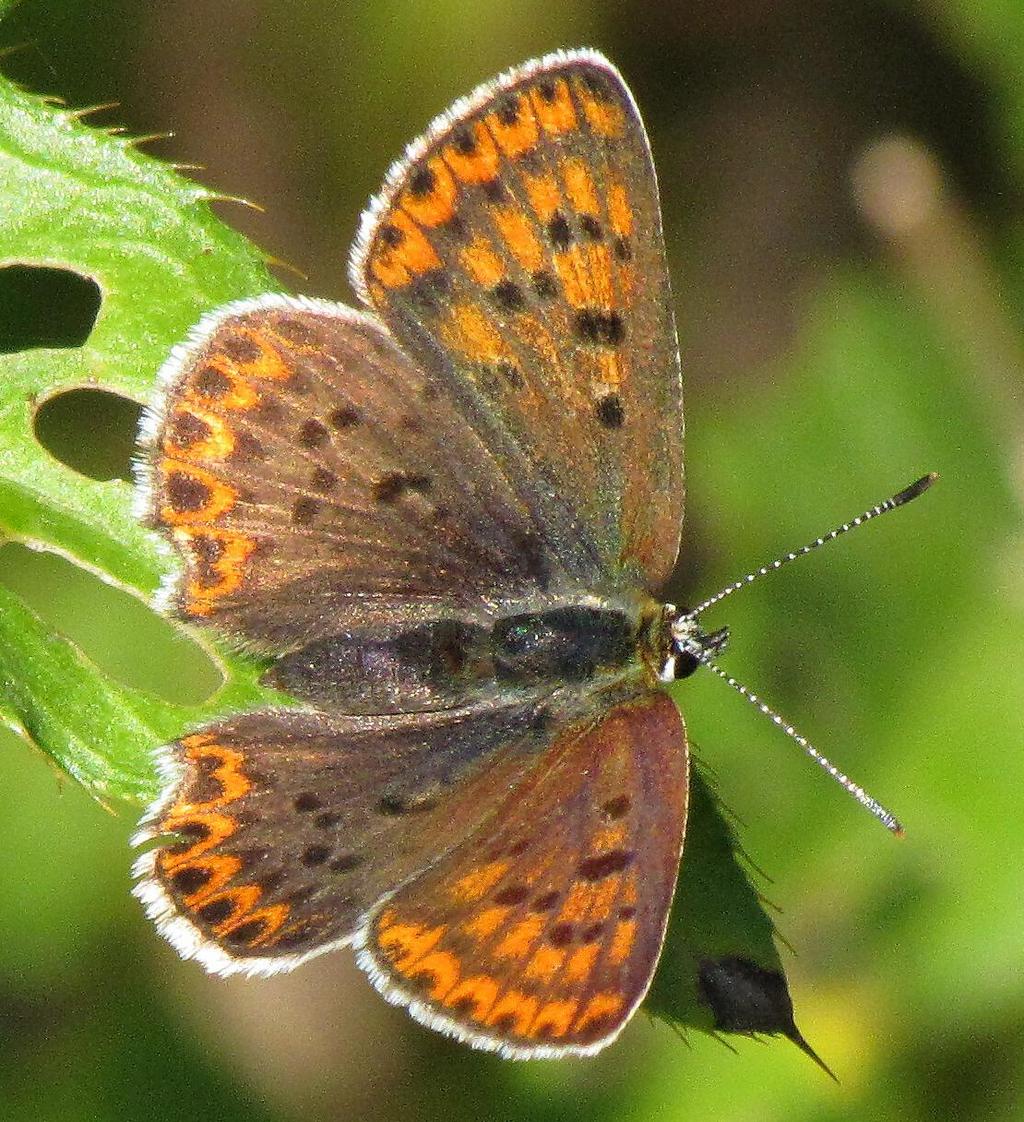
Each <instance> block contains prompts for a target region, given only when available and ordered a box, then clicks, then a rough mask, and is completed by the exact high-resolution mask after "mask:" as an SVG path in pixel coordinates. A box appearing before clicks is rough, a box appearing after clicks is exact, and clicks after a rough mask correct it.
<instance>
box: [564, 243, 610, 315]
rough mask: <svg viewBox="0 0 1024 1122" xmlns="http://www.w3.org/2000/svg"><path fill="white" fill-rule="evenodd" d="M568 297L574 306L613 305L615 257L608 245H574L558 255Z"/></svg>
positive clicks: (595, 306)
mask: <svg viewBox="0 0 1024 1122" xmlns="http://www.w3.org/2000/svg"><path fill="white" fill-rule="evenodd" d="M554 261H555V272H556V273H557V274H558V279H559V280H560V281H561V282H562V287H563V289H564V290H565V298H566V299H567V300H568V301H569V303H570V304H571V305H572V306H573V307H574V308H612V307H614V304H615V296H614V293H613V291H612V260H611V254H610V253H609V250H608V247H607V246H606V245H572V246H570V247H569V248H568V249H566V250H563V251H562V252H561V253H556V254H555V256H554Z"/></svg>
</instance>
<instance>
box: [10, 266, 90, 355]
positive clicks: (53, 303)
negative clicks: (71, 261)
mask: <svg viewBox="0 0 1024 1122" xmlns="http://www.w3.org/2000/svg"><path fill="white" fill-rule="evenodd" d="M100 303H101V296H100V288H99V285H97V284H96V282H95V281H94V280H92V279H91V278H90V277H83V276H82V275H81V274H80V273H76V272H73V271H72V270H71V269H51V268H46V267H40V266H36V265H8V266H6V267H4V268H0V354H5V355H6V354H15V353H16V352H17V351H28V350H32V349H34V348H36V347H80V346H82V344H83V343H85V341H86V340H87V339H88V338H89V334H90V333H91V331H92V329H93V325H94V324H95V323H96V317H97V316H98V315H99V311H100Z"/></svg>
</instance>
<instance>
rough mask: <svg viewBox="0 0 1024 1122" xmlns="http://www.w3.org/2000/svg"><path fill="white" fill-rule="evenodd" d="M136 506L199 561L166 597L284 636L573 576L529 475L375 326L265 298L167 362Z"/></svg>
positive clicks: (243, 306)
mask: <svg viewBox="0 0 1024 1122" xmlns="http://www.w3.org/2000/svg"><path fill="white" fill-rule="evenodd" d="M159 402H160V405H159V407H158V408H156V409H154V410H152V411H151V412H150V413H149V415H148V417H147V420H146V423H145V428H144V433H143V448H142V452H143V461H142V474H143V480H142V483H143V486H142V488H141V489H140V500H141V502H140V505H141V514H142V515H143V517H144V518H145V519H146V520H147V521H148V522H149V523H150V524H151V525H153V526H155V527H157V528H158V529H160V530H161V531H162V532H163V533H164V534H165V535H166V536H167V537H169V538H170V539H171V541H172V542H173V543H174V545H175V546H176V548H177V550H178V552H179V554H180V555H181V556H182V557H183V559H184V561H185V565H186V571H185V575H184V578H183V580H182V581H180V582H179V583H177V584H175V585H174V586H173V587H172V588H171V589H170V595H169V599H170V601H171V602H172V603H173V605H174V606H175V607H177V608H178V609H179V610H180V611H182V612H183V613H184V615H185V616H187V617H189V618H192V619H195V620H199V621H208V622H211V623H216V624H217V625H218V626H220V627H222V628H225V629H227V630H230V631H232V632H234V633H235V634H236V635H239V636H241V637H243V638H245V639H247V640H251V641H257V642H261V643H263V644H265V645H267V646H268V647H270V648H271V649H277V650H279V649H284V648H286V647H287V646H289V645H291V644H293V643H294V642H296V641H298V640H301V641H308V640H310V639H312V638H317V637H322V636H326V635H333V634H337V633H338V632H339V631H340V630H343V629H344V628H345V627H348V626H356V625H360V624H361V625H374V624H378V623H380V622H381V621H387V622H388V623H390V624H392V625H393V624H394V623H395V622H396V620H401V619H405V620H408V619H416V618H427V619H431V618H437V617H438V616H441V615H445V614H452V613H453V612H455V611H456V608H457V607H461V608H462V609H463V610H468V609H467V605H470V606H473V605H475V606H476V607H477V609H479V605H480V603H481V599H482V596H483V595H484V594H488V593H493V592H494V590H495V589H498V588H500V589H501V590H502V591H503V592H504V594H506V595H507V596H509V597H515V596H516V595H517V594H522V593H523V592H524V591H526V590H536V589H538V588H546V587H548V586H550V585H552V584H557V583H564V580H565V578H564V574H562V573H561V571H560V570H559V568H558V566H557V562H555V561H554V559H553V558H552V555H551V551H549V550H548V549H547V548H546V546H545V542H544V541H543V539H542V537H541V529H542V527H540V526H538V525H537V524H536V522H535V520H534V519H533V518H532V517H531V515H530V513H529V510H528V509H527V507H526V506H525V505H524V504H523V502H522V501H521V500H520V498H519V491H520V490H521V489H522V486H523V480H522V479H521V478H515V479H512V478H510V477H509V475H508V466H507V465H506V464H503V463H502V461H501V459H500V457H499V456H497V455H495V454H494V453H493V452H492V450H490V449H488V448H487V447H486V446H485V445H484V444H483V443H482V442H481V440H480V438H479V437H478V435H477V434H476V433H474V432H473V430H472V429H471V428H470V427H469V426H468V425H467V424H466V422H465V420H464V418H463V417H462V416H461V415H460V413H459V411H458V409H457V407H456V404H455V403H454V401H453V400H452V397H451V395H450V394H449V393H448V392H447V391H446V390H445V388H444V387H443V386H442V385H440V384H438V382H437V381H435V380H431V379H430V378H429V377H428V376H427V375H425V374H424V373H423V372H422V371H421V370H420V369H419V368H418V367H417V366H416V365H415V364H414V363H412V362H411V361H410V360H409V359H408V358H406V356H405V355H404V354H403V353H402V352H401V351H400V350H399V349H398V348H397V347H396V346H395V344H394V343H393V341H392V340H391V339H390V338H389V337H388V336H387V334H386V333H385V332H384V331H383V330H382V328H381V327H380V325H379V324H377V323H376V322H374V321H373V320H371V319H370V318H369V317H367V316H365V315H362V314H360V313H358V312H354V311H352V310H350V309H348V308H345V307H343V306H342V305H336V304H328V303H324V302H319V301H312V300H305V299H293V298H290V297H284V296H264V297H259V298H257V299H255V300H248V301H241V302H239V303H238V304H235V305H229V306H228V307H226V308H222V309H220V310H219V311H217V312H215V313H213V314H212V315H210V316H208V317H206V318H205V319H204V320H203V321H202V322H201V323H200V324H199V326H198V327H197V328H196V329H195V331H194V332H193V333H192V335H191V337H190V338H189V340H188V341H187V343H186V344H185V345H184V346H182V347H180V348H177V349H176V350H175V352H174V353H173V354H172V356H171V358H170V359H169V361H168V362H167V364H166V365H165V368H164V371H163V374H162V378H161V389H160V397H159Z"/></svg>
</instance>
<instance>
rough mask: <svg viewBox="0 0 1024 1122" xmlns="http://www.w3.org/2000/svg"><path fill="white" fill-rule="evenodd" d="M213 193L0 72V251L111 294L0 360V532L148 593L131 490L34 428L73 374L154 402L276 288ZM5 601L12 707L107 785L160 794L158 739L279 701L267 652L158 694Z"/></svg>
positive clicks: (6, 676) (19, 726)
mask: <svg viewBox="0 0 1024 1122" xmlns="http://www.w3.org/2000/svg"><path fill="white" fill-rule="evenodd" d="M215 197H216V196H215V195H213V193H212V192H209V191H207V190H206V189H204V188H202V187H198V186H196V185H195V184H192V183H189V182H188V181H187V180H184V179H182V178H181V177H180V176H178V175H177V174H175V173H174V172H173V171H172V170H170V169H169V168H167V167H165V166H164V165H162V164H161V163H159V162H158V161H157V160H154V159H151V158H150V157H148V156H146V155H144V154H142V153H141V152H140V151H139V150H138V148H137V147H136V146H135V145H134V144H133V142H132V141H131V140H129V139H126V138H123V137H121V136H118V135H114V134H110V133H107V132H103V131H100V130H98V129H95V128H90V127H88V126H87V125H86V124H84V123H83V122H82V120H81V119H80V117H79V115H78V114H76V113H73V112H70V111H68V110H66V109H63V108H61V107H59V106H55V105H52V104H46V103H45V102H44V101H43V100H42V99H40V98H37V97H33V96H32V95H30V94H27V93H24V92H22V91H20V90H18V89H17V88H16V87H15V86H14V85H13V84H11V83H10V82H7V81H3V80H0V261H2V262H4V264H5V265H8V266H10V265H15V264H16V265H19V266H39V267H48V268H50V269H54V268H60V269H68V270H73V271H74V272H76V273H80V274H81V275H82V276H84V277H88V278H91V280H92V281H94V282H95V284H96V285H97V286H98V288H99V293H100V309H99V316H98V318H97V320H96V323H95V326H94V327H93V329H92V331H91V332H90V333H89V335H88V338H87V339H86V340H85V342H84V343H83V344H82V345H81V346H79V347H51V348H33V349H26V350H20V351H16V352H15V353H10V354H0V450H2V451H0V534H2V535H3V537H4V538H6V539H8V540H13V541H20V542H25V543H28V544H30V545H31V546H32V547H33V548H34V549H43V550H48V551H52V552H54V553H58V554H61V555H63V556H65V557H68V558H71V559H73V560H74V561H75V562H76V564H78V565H81V566H83V567H84V568H86V569H89V570H91V571H93V572H95V573H96V574H97V575H100V576H102V577H103V579H105V580H109V581H112V582H115V583H116V584H117V585H119V586H121V587H123V588H125V589H128V590H131V591H132V592H134V593H137V594H140V595H146V594H148V593H150V592H152V590H153V589H154V587H155V586H156V584H157V582H158V580H159V578H160V576H161V575H162V574H164V573H165V572H166V571H167V569H168V566H169V565H170V563H171V562H170V559H169V558H168V557H166V556H163V555H161V554H160V553H159V552H158V550H157V548H156V545H155V543H154V540H153V538H152V536H151V535H147V534H146V533H144V532H143V530H142V529H141V528H140V526H139V524H138V522H137V521H136V520H135V519H134V518H133V517H132V515H131V502H130V488H129V485H128V484H127V483H126V482H125V481H124V480H120V479H114V480H106V481H100V480H94V479H88V478H86V477H84V476H82V475H79V474H77V473H76V472H73V471H72V470H70V469H69V468H68V467H67V466H66V465H65V464H63V463H61V462H60V461H59V460H57V459H56V458H55V457H53V456H52V455H50V454H49V453H48V452H47V451H46V450H45V449H44V448H43V447H42V446H41V445H40V443H39V442H38V441H37V440H36V439H35V433H34V423H35V419H36V414H37V411H38V410H39V408H40V406H41V405H42V404H43V403H44V402H46V401H47V399H49V398H51V397H54V396H55V395H57V394H59V393H61V392H62V391H65V390H67V389H69V388H71V387H75V386H82V385H88V386H90V387H92V388H97V389H106V390H110V391H112V392H115V393H118V394H122V395H124V396H126V397H130V398H133V399H135V400H136V401H139V402H143V403H144V402H146V401H147V400H148V397H149V394H150V392H151V389H152V384H153V377H154V374H155V372H156V370H157V369H158V368H159V366H160V363H161V362H162V360H163V358H164V357H165V356H166V354H167V352H168V350H169V349H170V347H171V345H172V344H173V343H174V342H176V341H177V340H178V339H180V338H181V337H182V336H183V335H184V333H185V331H186V330H187V328H188V327H189V326H190V325H191V324H192V323H194V322H195V320H196V319H197V318H198V316H199V314H200V313H201V312H202V311H203V310H205V309H207V308H209V307H211V306H214V305H216V304H218V303H221V302H223V301H225V300H227V299H230V298H231V297H234V296H243V295H246V294H250V293H254V292H260V291H264V290H266V289H267V288H269V287H273V280H272V278H271V276H270V275H269V274H268V272H267V270H266V267H265V264H264V261H263V258H262V255H261V254H260V253H259V252H258V251H256V250H255V249H254V248H253V247H252V246H251V245H250V244H248V243H247V242H245V241H244V240H243V239H242V238H241V237H239V236H238V235H237V234H235V233H234V232H233V231H232V230H230V229H229V228H228V227H227V226H225V225H224V224H223V223H222V222H220V221H219V220H218V219H217V218H216V216H215V215H214V214H213V213H212V211H211V209H210V202H211V201H212V200H213V199H214V198H215ZM5 318H6V317H5ZM7 326H8V327H10V324H9V323H8V324H7ZM3 598H4V605H3V610H0V629H2V634H3V644H2V653H0V666H2V671H0V712H2V713H3V714H4V716H5V718H6V720H7V721H8V722H9V723H10V725H11V726H12V727H13V728H14V729H16V730H17V731H18V732H19V733H20V734H21V735H23V736H25V737H26V738H27V739H29V740H30V741H31V742H32V743H34V744H35V745H36V746H37V747H39V748H41V749H42V750H43V751H44V752H46V753H48V754H49V755H51V756H52V757H53V758H54V759H55V760H56V761H57V762H58V763H59V764H60V765H61V766H62V767H63V768H65V769H66V770H67V771H68V772H69V773H70V774H71V775H73V776H74V777H75V778H76V779H77V780H78V781H79V782H80V783H82V784H83V785H84V786H86V787H87V788H88V789H89V790H90V791H92V793H93V794H95V795H97V796H99V797H103V798H115V799H131V800H134V801H139V800H144V799H146V798H149V797H152V795H153V794H154V791H155V786H154V784H155V777H154V775H153V771H152V767H151V764H150V762H149V756H148V752H149V749H150V748H151V747H152V746H153V745H154V744H157V743H160V742H161V741H164V740H166V739H167V738H168V737H169V736H173V735H175V734H176V733H177V732H179V731H180V730H181V729H182V728H183V727H184V726H185V725H186V724H188V723H190V722H194V721H197V720H199V719H201V718H203V717H205V716H207V715H208V714H210V713H212V712H216V711H222V710H224V709H228V708H235V707H238V706H240V705H243V704H254V703H256V702H258V701H259V700H260V699H261V698H270V697H272V696H274V695H272V694H271V693H270V692H269V691H263V690H261V689H260V688H259V687H258V686H257V684H256V670H257V668H256V667H255V665H254V664H252V663H251V662H249V661H248V660H245V659H242V658H239V657H237V656H232V655H229V654H227V653H226V652H223V651H222V652H220V655H219V658H220V660H221V661H222V663H223V667H224V673H225V684H224V686H223V688H222V689H221V690H220V691H218V693H217V694H216V696H215V698H214V699H213V700H212V701H211V702H210V703H208V704H205V705H191V706H189V705H180V704H179V705H175V704H170V703H166V702H161V701H159V700H158V699H156V698H154V697H152V696H151V695H149V694H147V693H145V692H142V691H140V690H136V689H132V688H130V687H128V686H125V685H122V684H120V683H118V682H116V681H113V680H111V678H110V676H109V675H107V674H105V673H103V672H102V671H101V670H100V669H98V668H97V667H96V666H95V665H94V664H93V662H92V661H91V660H90V659H89V658H87V657H86V656H85V655H83V654H82V653H81V651H79V650H77V649H76V648H75V647H74V646H73V645H72V644H70V643H69V642H68V641H67V640H65V639H64V638H62V637H61V636H60V635H59V634H57V633H55V632H54V630H53V627H52V625H50V624H47V623H44V622H43V621H42V620H40V619H39V618H38V616H37V615H36V613H35V612H33V609H32V608H31V607H29V606H28V605H27V604H25V603H21V602H19V600H18V598H17V597H16V596H15V595H13V594H11V593H4V597H3ZM200 657H202V656H200Z"/></svg>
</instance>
